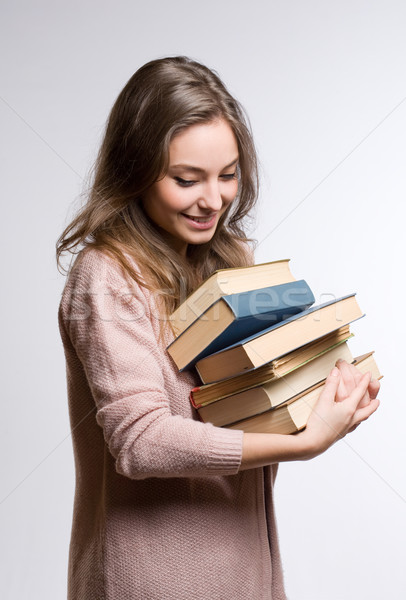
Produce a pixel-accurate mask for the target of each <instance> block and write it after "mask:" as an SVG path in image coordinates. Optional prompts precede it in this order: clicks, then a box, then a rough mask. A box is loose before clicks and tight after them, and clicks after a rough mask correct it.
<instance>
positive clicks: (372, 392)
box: [368, 379, 381, 400]
mask: <svg viewBox="0 0 406 600" xmlns="http://www.w3.org/2000/svg"><path fill="white" fill-rule="evenodd" d="M380 388H381V384H380V383H379V381H378V380H377V379H371V382H370V384H369V386H368V393H369V396H370V398H371V400H373V399H375V398H376V397H377V395H378V394H379V390H380Z"/></svg>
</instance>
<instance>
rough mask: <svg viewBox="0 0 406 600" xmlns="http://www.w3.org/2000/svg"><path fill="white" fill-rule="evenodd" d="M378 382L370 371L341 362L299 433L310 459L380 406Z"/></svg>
mask: <svg viewBox="0 0 406 600" xmlns="http://www.w3.org/2000/svg"><path fill="white" fill-rule="evenodd" d="M378 391H379V383H378V382H375V381H372V380H371V374H370V373H366V374H365V375H361V373H360V372H359V371H358V370H357V369H356V368H355V367H353V366H352V365H348V363H344V361H340V362H339V366H336V367H334V369H333V370H332V371H331V373H330V375H329V376H328V378H327V380H326V383H325V386H324V388H323V391H322V392H321V394H320V398H319V400H318V402H317V404H316V406H315V408H314V410H313V412H312V414H311V416H310V418H309V421H308V423H307V426H306V429H305V430H304V431H303V432H301V433H299V434H298V436H297V437H301V442H302V443H304V445H305V447H306V448H307V458H312V457H314V456H317V455H318V454H321V453H322V452H324V451H325V450H327V448H329V447H330V446H332V445H333V444H334V443H335V442H336V441H337V440H338V439H341V438H343V437H344V436H345V435H347V433H349V432H351V431H353V430H354V429H355V428H356V427H357V426H358V425H359V424H360V423H361V422H362V421H365V420H366V419H368V418H369V417H370V416H371V415H372V414H373V413H374V412H375V411H376V409H377V408H378V406H379V400H378V399H377V398H376V395H377V393H378Z"/></svg>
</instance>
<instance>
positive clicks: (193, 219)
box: [182, 213, 216, 223]
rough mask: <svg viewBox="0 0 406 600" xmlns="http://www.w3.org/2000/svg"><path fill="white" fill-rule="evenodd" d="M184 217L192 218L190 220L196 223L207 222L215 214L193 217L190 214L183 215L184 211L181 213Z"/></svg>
mask: <svg viewBox="0 0 406 600" xmlns="http://www.w3.org/2000/svg"><path fill="white" fill-rule="evenodd" d="M182 214H183V216H184V217H187V218H188V219H192V221H196V222H197V223H208V222H209V221H211V220H212V218H213V217H215V216H216V215H209V216H208V217H193V216H192V215H185V214H184V213H182Z"/></svg>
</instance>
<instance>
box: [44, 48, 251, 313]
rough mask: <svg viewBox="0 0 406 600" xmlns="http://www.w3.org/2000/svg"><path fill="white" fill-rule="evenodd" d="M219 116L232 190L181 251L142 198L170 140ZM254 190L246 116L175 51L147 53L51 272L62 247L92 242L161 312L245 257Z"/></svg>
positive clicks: (201, 69)
mask: <svg viewBox="0 0 406 600" xmlns="http://www.w3.org/2000/svg"><path fill="white" fill-rule="evenodd" d="M217 119H224V120H225V121H226V122H227V123H228V124H229V125H230V127H231V129H232V131H233V132H234V135H235V137H236V140H237V145H238V153H239V166H238V193H237V197H236V199H235V200H234V201H233V202H232V203H231V205H230V206H229V207H228V208H227V210H226V211H225V213H224V214H223V215H222V216H221V218H220V220H219V223H218V226H217V229H216V232H215V234H214V236H213V238H212V239H211V240H210V241H209V242H207V243H205V244H200V245H189V247H188V249H187V256H186V258H182V257H181V256H180V255H179V254H178V253H177V252H175V250H173V249H171V248H170V247H169V246H168V244H167V242H166V241H165V240H164V238H163V237H162V235H161V234H160V232H159V230H158V229H157V227H156V226H155V225H154V223H153V222H152V221H151V220H150V219H149V218H148V217H147V215H146V213H145V212H144V209H143V206H142V201H141V200H142V197H143V194H145V192H146V191H147V190H148V189H149V188H150V186H151V185H153V184H154V183H155V182H156V181H157V180H159V179H160V178H161V177H163V176H164V175H165V173H166V171H167V168H168V161H169V144H170V142H171V140H172V139H173V137H174V136H175V135H177V134H178V133H180V132H181V131H182V130H184V129H185V128H187V127H190V126H191V125H195V124H198V123H200V124H201V123H208V122H211V121H213V120H217ZM257 194H258V168H257V157H256V152H255V147H254V143H253V140H252V135H251V130H250V127H249V123H248V119H247V118H246V117H245V114H244V110H243V109H242V107H241V105H240V104H239V103H238V102H237V101H236V100H235V99H234V98H233V97H232V96H231V94H230V93H229V92H228V90H227V89H226V87H225V86H224V84H223V83H222V81H221V80H220V78H219V77H218V75H217V74H216V73H215V72H213V71H212V70H210V69H208V68H207V67H205V66H204V65H202V64H199V63H197V62H195V61H193V60H191V59H189V58H186V57H183V56H178V57H169V58H162V59H158V60H153V61H151V62H149V63H147V64H145V65H144V66H143V67H141V68H140V69H139V70H138V71H136V73H135V74H134V75H133V76H132V77H131V78H130V80H129V81H128V82H127V84H126V85H125V87H124V89H123V90H122V91H121V93H120V94H119V96H118V98H117V100H116V102H115V104H114V106H113V108H112V110H111V112H110V115H109V118H108V120H107V124H106V128H105V132H104V138H103V141H102V144H101V147H100V150H99V153H98V156H97V159H96V162H95V165H94V167H93V170H92V181H91V185H90V188H89V191H88V192H87V198H86V202H85V203H84V205H83V206H82V208H81V209H80V210H79V212H78V213H77V215H76V216H75V218H74V219H73V221H72V222H71V223H70V224H69V225H68V226H67V227H66V228H65V230H64V231H63V232H62V234H61V236H60V237H59V239H58V240H57V243H56V259H57V265H58V269H59V270H60V272H62V273H68V272H69V271H70V269H66V268H65V267H63V266H62V263H61V257H62V255H63V254H64V253H65V252H70V253H71V254H72V255H77V254H79V253H80V251H81V250H83V249H84V248H86V247H94V248H98V249H99V250H102V251H104V252H107V253H108V254H109V255H111V256H112V257H114V258H115V259H116V260H117V261H118V262H119V263H120V265H121V266H122V268H123V270H124V273H125V275H126V277H128V280H129V281H131V280H135V281H136V282H137V283H138V284H139V285H142V286H144V287H146V288H148V289H149V290H151V291H152V292H154V293H155V294H156V296H158V297H159V299H160V301H162V306H161V310H162V311H163V313H164V315H166V316H169V314H170V313H171V312H172V311H173V310H174V309H175V308H177V306H178V305H179V303H180V302H181V301H182V300H183V299H184V298H185V296H186V295H187V294H189V293H190V292H191V291H193V289H195V288H196V286H197V285H199V284H200V283H201V282H202V281H203V280H204V279H205V278H207V277H208V276H209V275H211V274H212V273H213V271H215V270H216V269H222V268H228V267H239V266H248V265H249V264H250V262H251V260H250V257H249V253H247V251H246V242H248V241H252V240H248V238H247V237H246V235H245V233H244V229H243V225H244V226H245V220H246V218H249V212H250V210H251V209H252V208H253V206H254V204H255V202H256V199H257ZM72 258H73V257H72ZM131 259H132V260H131ZM132 261H135V263H136V265H137V267H138V270H137V269H135V268H134V263H133V262H132ZM71 262H72V261H71ZM71 268H72V267H71ZM140 273H141V274H142V277H141V276H140ZM164 315H163V316H164ZM163 320H165V319H163Z"/></svg>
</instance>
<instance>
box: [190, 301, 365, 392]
mask: <svg viewBox="0 0 406 600" xmlns="http://www.w3.org/2000/svg"><path fill="white" fill-rule="evenodd" d="M362 316H363V315H362V312H361V309H360V307H359V306H358V303H357V301H356V299H355V294H349V295H347V296H343V297H342V298H339V299H338V300H331V301H329V302H325V303H324V304H320V305H318V306H314V307H311V308H309V309H307V310H305V311H303V312H301V313H299V314H297V315H294V316H292V317H289V318H288V319H285V320H284V321H282V322H280V323H277V324H275V325H272V326H271V327H268V328H267V329H264V330H262V331H260V332H259V333H257V334H254V335H251V336H249V337H247V338H244V339H242V340H240V341H239V342H237V343H234V344H232V345H230V346H228V347H226V348H223V349H222V350H220V351H218V352H215V353H213V354H211V355H210V356H207V357H205V358H203V359H201V360H199V361H198V362H197V364H196V369H197V371H198V373H199V375H200V377H201V380H202V382H203V383H211V382H214V381H219V380H221V379H226V378H228V377H232V376H234V375H237V374H238V373H242V372H244V371H248V370H250V369H254V368H256V367H258V366H260V365H263V364H265V363H267V362H270V361H271V360H274V359H276V358H278V357H280V356H282V355H284V354H286V353H288V352H292V351H293V350H295V349H296V348H299V347H300V346H303V345H304V344H308V343H310V342H312V341H314V340H316V339H318V338H320V337H322V336H324V335H327V334H328V333H330V332H332V331H334V330H337V329H339V328H340V327H342V326H344V325H347V324H349V323H351V322H352V321H355V320H356V319H359V318H360V317H362Z"/></svg>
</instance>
